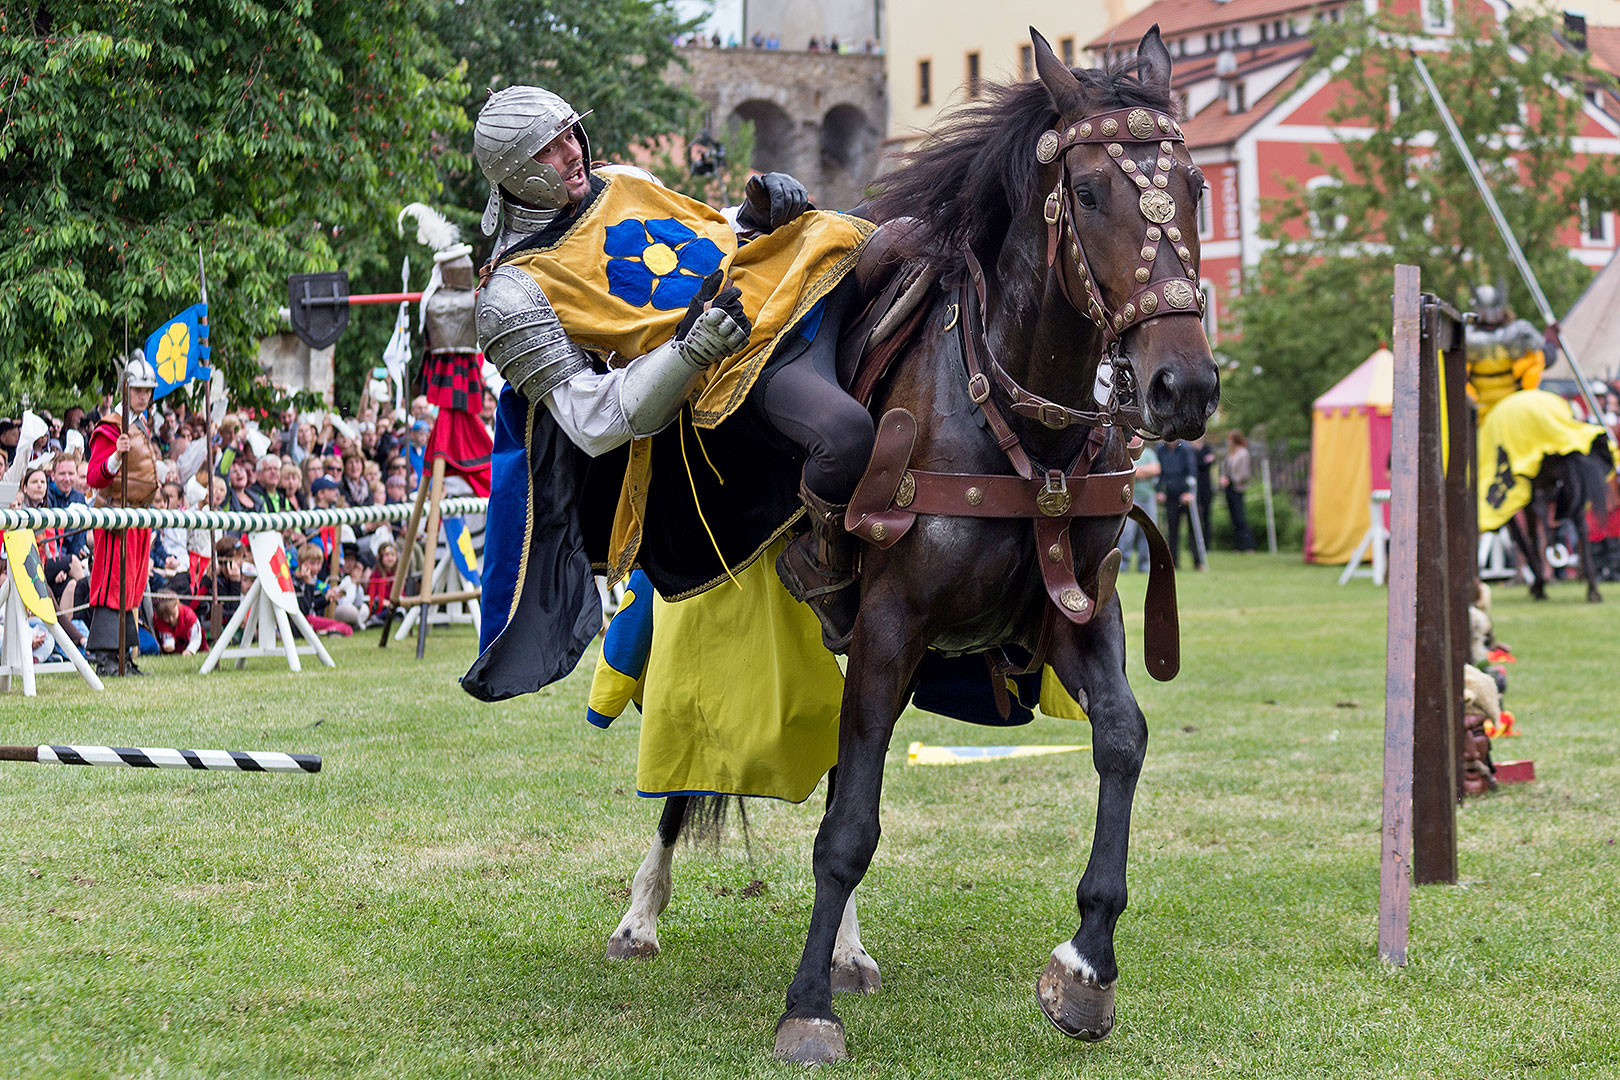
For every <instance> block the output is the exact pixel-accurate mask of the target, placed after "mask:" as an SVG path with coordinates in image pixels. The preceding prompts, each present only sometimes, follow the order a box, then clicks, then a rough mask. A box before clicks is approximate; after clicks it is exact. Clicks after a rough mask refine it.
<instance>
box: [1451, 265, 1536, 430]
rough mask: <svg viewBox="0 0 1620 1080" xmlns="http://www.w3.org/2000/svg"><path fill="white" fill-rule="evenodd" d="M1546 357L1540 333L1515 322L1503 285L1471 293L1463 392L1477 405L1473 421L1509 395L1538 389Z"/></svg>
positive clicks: (1528, 326)
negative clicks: (1471, 311) (1466, 379)
mask: <svg viewBox="0 0 1620 1080" xmlns="http://www.w3.org/2000/svg"><path fill="white" fill-rule="evenodd" d="M1546 367H1547V356H1546V353H1545V352H1544V351H1543V347H1542V334H1541V331H1539V330H1537V329H1536V328H1535V326H1534V325H1532V324H1531V323H1530V321H1529V320H1527V319H1515V318H1514V317H1513V311H1512V309H1511V308H1509V307H1508V306H1507V288H1506V286H1504V285H1481V286H1480V287H1479V288H1477V289H1475V290H1474V322H1473V323H1472V324H1471V325H1470V326H1469V327H1468V393H1469V396H1470V397H1472V398H1473V399H1474V400H1475V401H1477V402H1479V419H1480V422H1481V423H1483V422H1484V420H1485V415H1486V414H1487V413H1489V412H1490V411H1491V408H1492V407H1493V406H1495V405H1496V403H1497V402H1499V401H1501V400H1502V399H1503V398H1505V397H1507V396H1508V395H1509V394H1511V393H1513V392H1514V391H1515V390H1534V389H1535V388H1536V387H1538V386H1540V385H1541V373H1542V372H1543V371H1544V370H1546Z"/></svg>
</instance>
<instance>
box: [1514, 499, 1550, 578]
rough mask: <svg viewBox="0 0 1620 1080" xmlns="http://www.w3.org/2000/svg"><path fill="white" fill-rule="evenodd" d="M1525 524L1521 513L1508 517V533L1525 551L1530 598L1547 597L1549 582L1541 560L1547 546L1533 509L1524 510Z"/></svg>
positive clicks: (1522, 550) (1520, 548)
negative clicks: (1542, 542)
mask: <svg viewBox="0 0 1620 1080" xmlns="http://www.w3.org/2000/svg"><path fill="white" fill-rule="evenodd" d="M1524 521H1525V523H1524V524H1522V525H1521V524H1520V523H1519V515H1518V514H1515V515H1513V516H1512V517H1511V518H1509V519H1508V535H1509V536H1511V537H1513V542H1514V543H1515V544H1517V545H1518V546H1519V550H1520V551H1521V552H1523V553H1524V565H1525V568H1526V569H1527V570H1529V571H1530V599H1532V600H1545V599H1547V583H1546V579H1544V578H1543V577H1542V575H1541V560H1542V558H1543V557H1544V556H1545V553H1546V552H1545V548H1544V547H1543V546H1542V544H1541V530H1540V529H1539V528H1537V527H1536V516H1535V513H1534V511H1533V510H1526V511H1525V512H1524Z"/></svg>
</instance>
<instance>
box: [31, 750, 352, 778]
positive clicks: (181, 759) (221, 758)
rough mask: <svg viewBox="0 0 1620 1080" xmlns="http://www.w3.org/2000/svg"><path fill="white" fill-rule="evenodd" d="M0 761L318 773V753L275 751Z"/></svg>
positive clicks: (34, 756) (73, 753)
mask: <svg viewBox="0 0 1620 1080" xmlns="http://www.w3.org/2000/svg"><path fill="white" fill-rule="evenodd" d="M0 761H32V762H36V763H38V764H40V765H108V766H111V767H113V768H126V769H203V770H210V771H217V772H285V773H317V772H320V771H321V758H320V755H319V754H283V753H281V752H279V751H276V750H173V749H170V748H169V747H166V746H52V745H49V744H47V745H44V746H0Z"/></svg>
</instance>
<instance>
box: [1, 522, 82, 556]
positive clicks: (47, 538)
mask: <svg viewBox="0 0 1620 1080" xmlns="http://www.w3.org/2000/svg"><path fill="white" fill-rule="evenodd" d="M66 531H67V530H66V529H35V530H34V540H35V541H36V542H38V544H39V557H40V560H41V561H42V562H49V561H50V560H52V559H54V558H56V557H57V556H58V555H60V554H62V534H63V533H64V532H66ZM4 535H5V533H0V536H4Z"/></svg>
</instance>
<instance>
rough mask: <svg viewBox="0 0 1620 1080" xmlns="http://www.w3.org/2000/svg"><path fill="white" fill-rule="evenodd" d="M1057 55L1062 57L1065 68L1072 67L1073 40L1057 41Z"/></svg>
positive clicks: (1060, 39) (1067, 38) (1069, 38)
mask: <svg viewBox="0 0 1620 1080" xmlns="http://www.w3.org/2000/svg"><path fill="white" fill-rule="evenodd" d="M1058 55H1059V56H1061V57H1063V64H1064V66H1065V67H1074V38H1072V37H1066V38H1059V39H1058Z"/></svg>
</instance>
